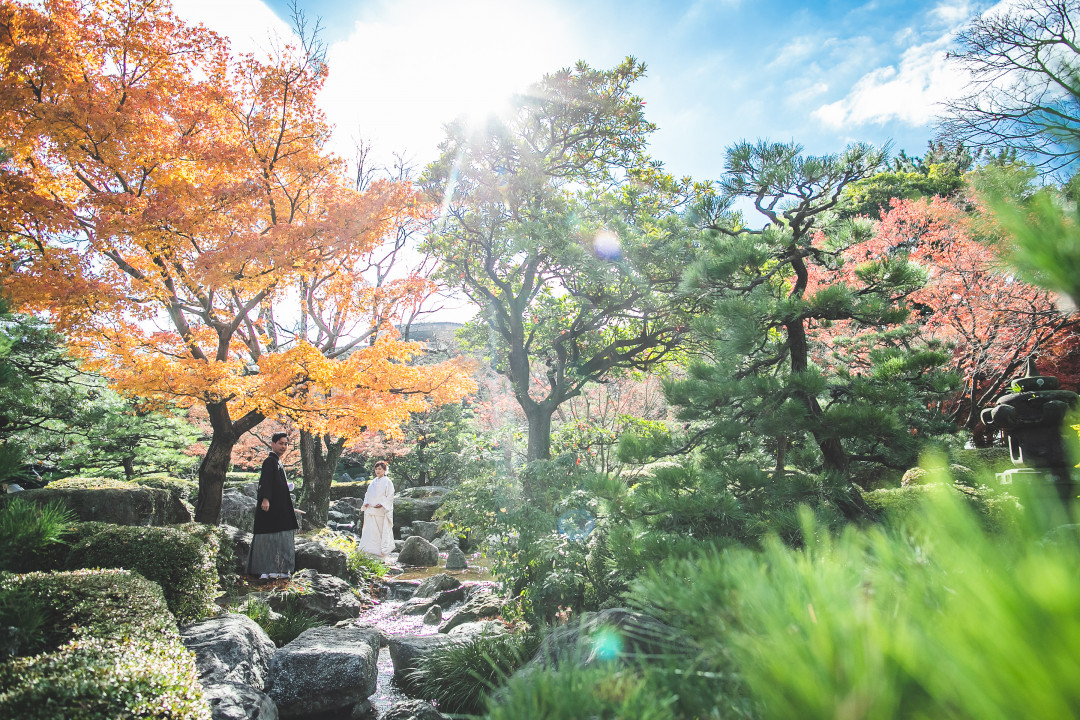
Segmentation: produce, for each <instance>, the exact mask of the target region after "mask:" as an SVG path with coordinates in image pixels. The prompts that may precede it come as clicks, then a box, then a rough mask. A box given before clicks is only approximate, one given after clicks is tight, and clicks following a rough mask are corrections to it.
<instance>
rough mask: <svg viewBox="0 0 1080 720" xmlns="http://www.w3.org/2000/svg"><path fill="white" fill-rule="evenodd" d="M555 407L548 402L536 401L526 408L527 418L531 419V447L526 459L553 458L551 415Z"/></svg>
mask: <svg viewBox="0 0 1080 720" xmlns="http://www.w3.org/2000/svg"><path fill="white" fill-rule="evenodd" d="M553 413H554V408H549V407H548V406H547V404H546V403H536V404H534V405H533V406H532V407H530V408H526V409H525V418H526V419H527V420H528V421H529V449H528V454H527V455H526V459H527V460H528V461H530V462H531V461H533V460H550V459H551V416H552V414H553Z"/></svg>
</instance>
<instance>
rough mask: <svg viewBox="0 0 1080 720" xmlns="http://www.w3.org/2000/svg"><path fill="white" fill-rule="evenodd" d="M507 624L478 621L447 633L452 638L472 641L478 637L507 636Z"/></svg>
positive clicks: (497, 621) (458, 626) (464, 624)
mask: <svg viewBox="0 0 1080 720" xmlns="http://www.w3.org/2000/svg"><path fill="white" fill-rule="evenodd" d="M507 632H509V631H508V630H507V629H506V624H505V623H503V622H500V621H499V620H477V621H476V622H468V623H463V624H461V625H457V626H455V627H454V629H453V630H451V631H450V632H448V633H447V635H449V636H450V637H452V638H460V639H472V638H474V637H477V636H478V635H505V634H506V633H507Z"/></svg>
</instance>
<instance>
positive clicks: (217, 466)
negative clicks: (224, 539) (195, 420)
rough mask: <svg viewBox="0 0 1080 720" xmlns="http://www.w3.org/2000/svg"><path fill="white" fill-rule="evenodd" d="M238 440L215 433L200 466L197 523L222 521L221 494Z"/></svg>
mask: <svg viewBox="0 0 1080 720" xmlns="http://www.w3.org/2000/svg"><path fill="white" fill-rule="evenodd" d="M236 440H237V438H236V437H235V436H233V435H232V434H231V433H228V434H227V433H218V432H215V433H214V435H213V437H212V438H211V440H210V447H209V448H207V450H206V455H204V456H203V461H202V464H200V465H199V499H198V502H197V503H196V506H195V522H201V523H206V524H207V525H217V524H218V522H220V520H221V493H222V490H223V489H224V487H225V475H226V473H228V472H229V464H230V463H231V462H232V451H233V446H235V445H236Z"/></svg>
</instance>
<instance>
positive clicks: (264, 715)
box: [203, 682, 278, 720]
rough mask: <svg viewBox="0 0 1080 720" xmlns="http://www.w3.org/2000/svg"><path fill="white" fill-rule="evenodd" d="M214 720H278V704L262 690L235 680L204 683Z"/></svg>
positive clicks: (205, 694) (205, 693) (204, 692)
mask: <svg viewBox="0 0 1080 720" xmlns="http://www.w3.org/2000/svg"><path fill="white" fill-rule="evenodd" d="M203 695H204V696H205V697H206V699H207V700H208V701H209V702H210V717H211V718H212V719H213V720H278V711H277V705H275V704H274V701H273V700H272V699H271V698H270V696H269V695H267V694H266V693H264V692H263V691H262V690H256V689H255V688H253V687H251V686H250V685H245V684H243V683H234V682H220V683H209V684H207V683H203Z"/></svg>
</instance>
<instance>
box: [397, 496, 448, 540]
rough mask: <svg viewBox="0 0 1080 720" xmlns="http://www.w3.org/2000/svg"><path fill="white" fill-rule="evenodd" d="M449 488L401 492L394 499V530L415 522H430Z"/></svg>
mask: <svg viewBox="0 0 1080 720" xmlns="http://www.w3.org/2000/svg"><path fill="white" fill-rule="evenodd" d="M448 494H450V488H444V487H437V486H431V487H417V488H406V489H405V490H401V491H399V492H398V493H397V495H396V496H395V497H394V529H395V530H400V529H401V527H402V526H403V525H412V524H413V523H414V522H416V521H417V520H421V521H424V522H428V521H430V520H431V519H432V518H433V517H434V516H435V511H436V510H438V509H439V508H440V507H442V504H443V502H444V501H445V500H446V496H447V495H448Z"/></svg>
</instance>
